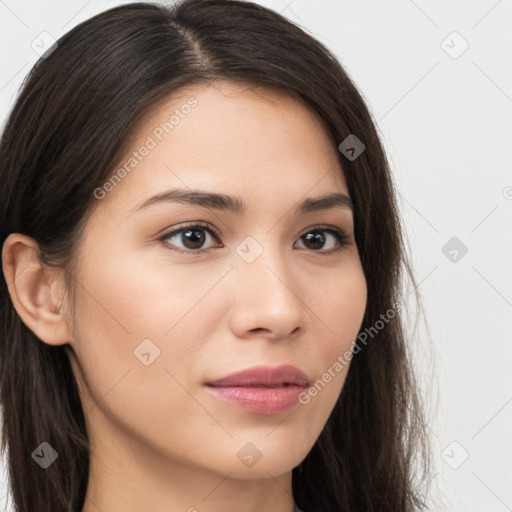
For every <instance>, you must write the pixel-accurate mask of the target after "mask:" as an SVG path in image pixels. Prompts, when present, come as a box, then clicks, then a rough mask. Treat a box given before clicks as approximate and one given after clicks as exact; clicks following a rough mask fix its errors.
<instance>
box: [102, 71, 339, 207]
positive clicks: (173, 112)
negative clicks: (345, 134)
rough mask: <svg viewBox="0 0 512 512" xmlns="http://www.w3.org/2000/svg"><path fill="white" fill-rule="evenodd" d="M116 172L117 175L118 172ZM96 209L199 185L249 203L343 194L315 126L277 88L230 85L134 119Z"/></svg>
mask: <svg viewBox="0 0 512 512" xmlns="http://www.w3.org/2000/svg"><path fill="white" fill-rule="evenodd" d="M120 169H124V170H125V172H121V173H119V172H118V171H119V170H120ZM116 172H117V174H122V179H121V180H115V181H116V184H115V185H113V186H112V187H109V188H110V191H109V192H108V193H107V194H106V197H105V199H104V200H102V201H101V203H103V206H107V205H109V206H110V208H111V209H115V210H116V211H120V210H126V211H128V210H131V209H133V207H134V206H135V205H136V204H138V203H140V201H141V199H144V197H145V196H147V195H149V194H154V193H157V192H161V191H162V190H164V189H165V188H171V187H172V188H176V187H177V186H179V187H181V188H187V187H190V188H195V189H199V188H204V189H208V190H211V191H219V192H221V191H222V192H226V193H232V194H234V195H237V196H246V197H247V198H248V200H249V198H250V197H253V198H254V199H255V200H257V198H258V197H259V198H260V200H264V196H265V195H267V198H271V194H272V193H273V192H274V191H278V190H281V196H280V197H281V198H283V197H282V190H283V189H285V190H286V191H287V192H288V195H289V196H297V197H296V199H299V198H301V197H302V196H304V195H307V194H308V192H309V191H312V192H313V193H315V192H318V193H322V192H325V191H327V190H332V189H333V188H335V189H337V190H340V191H344V192H345V193H347V188H346V183H345V179H344V176H343V172H342V169H341V164H340V162H339V157H338V154H337V148H336V146H335V145H334V143H333V141H332V140H331V139H330V137H329V134H328V133H327V131H326V130H325V127H324V125H323V123H322V121H321V120H320V119H319V118H318V116H317V115H316V114H315V113H314V112H312V111H311V110H310V109H308V108H306V106H305V105H304V104H303V103H302V102H300V101H298V100H296V99H295V98H293V97H291V96H290V95H288V94H285V93H283V92H280V91H276V90H271V89H266V88H256V87H251V86H248V85H245V86H242V85H238V84H233V83H231V82H226V81H224V82H222V81H221V82H215V83H212V84H199V85H195V86H188V87H185V88H182V89H180V90H179V91H178V92H175V93H174V94H172V95H171V96H169V97H166V98H164V99H162V100H160V101H159V102H158V103H157V104H155V105H153V106H152V107H151V108H150V109H149V110H148V111H147V112H146V113H145V114H144V115H143V117H141V118H140V120H139V122H138V123H137V125H136V127H135V128H134V130H133V131H132V133H131V135H130V137H129V139H128V140H127V141H126V143H125V145H124V151H123V155H122V158H121V159H120V160H119V161H118V162H117V163H116V166H115V167H114V169H113V174H112V177H115V176H114V175H115V174H116Z"/></svg>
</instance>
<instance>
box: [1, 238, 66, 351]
mask: <svg viewBox="0 0 512 512" xmlns="http://www.w3.org/2000/svg"><path fill="white" fill-rule="evenodd" d="M2 268H3V272H4V276H5V280H6V281H7V286H8V289H9V294H10V296H11V300H12V302H13V305H14V307H15V309H16V311H17V312H18V315H19V316H20V318H21V319H22V320H23V323H24V324H25V325H26V326H27V327H28V328H29V329H30V330H31V331H32V332H33V333H34V334H35V335H36V336H37V337H38V338H39V339H40V340H41V341H44V342H45V343H47V344H49V345H63V344H66V343H69V341H70V339H71V338H70V333H69V329H68V326H67V324H66V322H65V319H64V315H63V314H61V313H60V311H59V309H58V307H57V301H56V297H57V290H58V289H60V290H63V287H62V282H60V281H59V279H56V280H54V281H53V282H51V281H50V277H51V273H50V272H49V271H48V270H45V267H44V266H43V264H42V263H41V261H40V259H39V254H38V245H37V242H36V241H35V240H34V239H33V238H30V237H29V236H26V235H23V234H21V233H11V234H10V235H9V236H8V237H7V238H6V240H5V242H4V245H3V249H2ZM57 277H59V276H57Z"/></svg>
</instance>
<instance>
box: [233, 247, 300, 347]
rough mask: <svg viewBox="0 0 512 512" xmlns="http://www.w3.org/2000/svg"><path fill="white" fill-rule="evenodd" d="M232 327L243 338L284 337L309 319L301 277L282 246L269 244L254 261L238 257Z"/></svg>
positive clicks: (234, 279) (234, 278) (296, 330)
mask: <svg viewBox="0 0 512 512" xmlns="http://www.w3.org/2000/svg"><path fill="white" fill-rule="evenodd" d="M231 274H232V275H231V279H232V284H231V289H232V291H233V294H232V299H231V301H232V310H231V311H232V314H231V319H230V322H231V329H232V331H233V333H234V334H236V335H237V336H238V337H240V338H247V337H261V336H264V337H267V338H272V339H282V338H286V337H288V336H291V335H297V334H298V333H299V332H301V331H303V330H304V329H305V327H306V324H307V322H308V308H307V306H306V304H305V302H304V300H305V298H304V297H303V290H302V289H301V281H300V280H299V279H298V276H297V274H296V273H295V275H294V272H293V267H291V266H290V263H289V261H288V262H287V261H286V257H285V256H284V255H283V254H282V251H279V250H278V249H274V250H270V249H269V248H268V247H266V248H265V249H264V250H263V252H262V254H261V255H260V256H259V257H258V258H257V259H256V260H255V261H253V262H252V263H248V262H247V261H245V260H244V259H242V258H240V260H238V261H236V264H235V268H234V269H233V271H232V272H231Z"/></svg>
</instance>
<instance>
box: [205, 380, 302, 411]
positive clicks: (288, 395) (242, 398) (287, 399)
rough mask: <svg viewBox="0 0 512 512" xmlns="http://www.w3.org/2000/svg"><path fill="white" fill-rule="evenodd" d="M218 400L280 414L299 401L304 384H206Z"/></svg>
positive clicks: (245, 407) (250, 409) (249, 408)
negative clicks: (247, 385)
mask: <svg viewBox="0 0 512 512" xmlns="http://www.w3.org/2000/svg"><path fill="white" fill-rule="evenodd" d="M207 388H208V389H209V390H210V392H211V393H213V394H214V395H215V396H216V397H217V398H218V399H219V400H223V401H224V402H228V403H230V404H232V405H235V406H237V407H240V408H242V409H245V410H246V411H250V412H255V413H257V414H267V415H271V414H280V413H282V412H285V411H287V410H288V409H291V408H292V407H294V406H295V405H297V403H298V402H299V395H300V393H301V392H302V391H304V390H305V389H306V388H305V386H295V385H290V386H283V387H280V388H256V387H238V386H226V387H224V386H218V387H217V386H207Z"/></svg>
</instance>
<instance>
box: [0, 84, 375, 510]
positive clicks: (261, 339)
mask: <svg viewBox="0 0 512 512" xmlns="http://www.w3.org/2000/svg"><path fill="white" fill-rule="evenodd" d="M190 97H193V98H195V99H196V100H197V105H196V106H195V107H194V108H192V109H191V110H190V112H189V113H188V114H187V115H185V116H183V117H182V118H181V117H180V120H179V124H177V125H176V126H175V127H174V128H173V129H172V131H169V133H164V134H163V136H161V140H158V138H157V137H156V136H155V134H154V133H155V132H154V130H155V128H156V127H158V126H159V125H160V123H162V122H164V121H166V120H168V119H169V118H170V116H171V115H172V112H173V111H174V110H175V109H176V108H179V107H180V105H183V104H184V103H186V101H187V100H188V99H189V98H190ZM187 111H188V110H187ZM148 136H151V137H152V138H153V140H154V141H155V142H156V146H155V147H154V148H152V149H150V150H149V151H148V152H147V154H146V156H144V157H143V158H142V159H141V160H140V161H138V162H137V165H136V166H135V167H134V168H133V170H131V172H130V173H129V174H127V175H126V176H124V177H123V178H122V180H121V181H120V182H119V183H117V184H115V186H112V187H108V186H107V187H106V188H110V190H108V192H105V194H104V197H102V198H101V199H95V201H96V204H95V207H94V210H93V211H92V214H91V216H90V218H89V220H88V223H87V225H86V229H85V233H84V236H83V239H82V240H81V243H80V246H79V249H78V252H77V254H76V258H77V263H78V266H77V268H78V271H77V272H76V274H75V275H74V279H75V280H76V286H77V296H76V315H75V317H73V318H72V317H71V315H70V313H69V303H68V302H67V299H66V298H65V297H67V296H66V295H64V285H63V273H62V271H58V270H51V269H44V268H43V267H42V266H41V264H40V263H39V261H38V259H37V255H36V251H35V248H36V244H35V242H34V240H32V239H31V238H29V237H27V236H25V235H22V234H19V233H15V234H11V235H10V236H9V237H8V239H7V240H6V242H5V244H4V247H3V269H4V273H5V275H6V278H7V281H8V283H10V286H9V290H10V293H11V297H12V299H13V303H14V305H15V307H16V310H17V311H18V313H19V315H20V316H21V318H22V320H23V321H24V322H25V324H26V325H27V326H28V327H29V328H30V329H31V330H32V331H33V332H34V333H35V334H36V335H37V336H38V337H39V339H40V340H41V341H42V342H44V343H48V344H50V345H65V346H66V347H67V351H68V354H69V356H70V358H71V362H72V365H73V370H74V372H75V375H76V378H77V380H78V384H79V388H80V393H81V397H82V401H83V404H84V411H85V413H86V419H87V426H88V431H89V435H90V439H91V446H92V451H91V472H90V479H89V487H88V491H87V497H86V501H85V506H84V508H83V512H121V511H122V512H140V511H141V510H151V511H152V512H187V511H189V512H193V511H198V512H218V511H220V510H222V511H223V512H235V511H236V512H256V511H258V512H262V511H268V512H292V511H293V498H292V485H291V475H292V469H293V468H294V467H296V466H297V465H298V464H300V462H301V461H302V460H304V458H305V457H306V455H307V454H308V452H309V451H310V450H311V448H312V447H313V445H314V443H315V441H316V440H317V438H318V436H319V435H320V433H321V431H322V429H323V427H324V425H325V423H326V421H327V419H328V418H329V415H330V413H331V411H332V409H333V407H334V405H335V403H336V400H337V399H338V397H339V395H340V392H341V389H342V387H343V383H344V381H345V377H346V374H347V371H348V366H345V367H344V368H343V369H342V370H341V371H340V372H338V373H337V374H336V376H335V377H334V378H332V380H331V381H330V382H329V383H328V384H327V385H326V386H325V388H324V389H322V390H321V391H320V392H318V394H317V395H316V396H315V397H313V398H311V400H310V401H309V402H308V403H307V404H302V403H297V405H296V406H295V407H293V408H292V409H290V410H288V411H286V412H284V413H279V414H271V415H264V414H258V413H254V412H250V411H247V410H245V409H242V408H240V407H238V406H235V405H233V404H230V403H226V402H223V401H220V400H219V399H218V398H216V397H215V396H213V395H212V394H211V393H210V392H209V390H208V389H207V387H206V386H205V383H206V382H207V381H210V380H213V379H217V378H220V377H223V376H225V375H228V374H231V373H233V372H235V371H239V370H244V369H247V368H251V367H253V366H256V365H269V366H277V365H280V364H292V365H294V366H296V367H297V368H299V369H301V370H302V371H303V372H305V373H306V375H307V376H308V379H309V381H310V382H315V381H317V379H319V378H320V377H321V376H322V374H324V372H326V371H327V369H328V368H330V367H332V366H333V363H334V362H335V361H336V359H337V358H338V356H340V355H341V354H343V353H345V352H346V351H347V350H350V349H351V347H352V344H353V342H354V339H355V338H356V336H357V333H358V331H359V328H360V326H361V322H362V319H363V315H364V310H365V307H366V298H367V295H366V294H367V289H366V281H365V278H364V274H363V270H362V267H361V263H360V258H359V254H358V250H357V247H356V245H355V241H354V235H353V223H354V219H353V213H352V211H351V210H350V209H349V208H347V207H331V208H327V209H322V210H318V211H313V212H308V213H303V214H299V213H296V212H295V211H294V208H295V206H296V205H297V203H299V202H302V201H303V200H305V199H306V198H312V197H318V196H321V195H324V194H326V193H331V192H338V193H343V194H345V195H347V196H349V192H348V189H347V186H346V182H345V178H344V177H343V172H342V169H341V167H340V164H339V162H338V160H337V155H336V148H335V147H334V146H333V144H332V142H331V141H330V140H329V138H328V136H327V134H326V133H325V131H324V129H323V127H322V125H321V124H320V121H319V120H318V119H317V118H316V117H315V116H314V115H313V114H312V113H311V112H310V111H309V110H307V109H306V108H305V107H304V106H303V105H301V104H300V103H298V102H296V101H295V100H293V99H291V98H289V97H287V96H283V95H281V94H277V93H275V92H274V93H271V92H269V91H263V90H260V91H259V92H258V94H256V93H255V92H254V91H251V90H247V89H243V88H241V87H239V86H235V85H233V84H230V83H229V82H218V83H216V84H215V85H209V86H206V85H201V86H195V87H192V88H188V89H186V90H185V89H184V90H182V91H181V92H180V94H179V95H176V96H174V97H173V98H168V99H166V101H164V102H161V103H160V104H159V105H157V106H155V107H154V108H153V109H151V111H149V112H148V113H147V115H145V117H144V119H143V120H142V122H141V124H139V126H138V127H137V130H136V131H135V132H134V133H133V137H132V139H131V140H130V148H129V150H128V151H127V154H126V158H124V159H123V161H122V162H121V163H120V165H122V164H123V163H124V162H126V160H127V159H128V158H130V156H131V155H132V154H133V152H134V151H137V150H138V149H139V148H141V147H142V146H143V145H144V144H146V143H147V141H148ZM117 168H118V167H116V169H117ZM113 171H114V170H113ZM177 187H179V188H182V189H184V190H186V191H190V189H198V190H201V191H208V192H214V193H222V194H228V195H230V196H237V197H239V198H240V200H242V201H243V203H244V204H245V207H246V211H245V212H244V213H234V212H227V211H221V210H217V209H215V208H213V207H209V208H207V207H204V206H198V205H190V204H184V203H177V202H159V203H155V204H153V205H150V206H147V207H145V208H142V209H139V210H137V207H138V206H139V205H140V204H141V203H142V202H144V201H145V200H146V199H148V198H150V197H151V196H154V195H155V194H158V193H160V192H163V191H166V190H169V189H174V188H177ZM103 190H104V189H103ZM198 221H201V222H203V223H206V224H207V226H209V227H211V229H213V230H216V231H217V232H218V236H217V235H216V234H210V233H209V232H208V231H207V230H205V229H204V228H199V229H203V231H202V232H201V233H202V234H203V235H204V243H203V245H202V248H201V249H200V250H201V251H202V252H201V253H200V254H192V250H193V249H190V248H189V247H187V245H186V241H187V239H185V238H184V237H183V236H182V235H183V233H184V231H186V230H184V231H181V232H180V233H178V234H174V235H172V236H169V237H168V238H167V239H165V240H158V238H160V237H161V236H162V235H164V234H166V233H170V232H171V231H172V230H174V229H178V228H183V227H187V226H191V225H192V226H193V225H195V223H196V222H198ZM319 225H320V226H321V228H318V227H316V228H315V229H316V230H318V229H320V231H321V233H322V234H323V235H324V237H325V241H324V243H323V245H322V243H318V242H317V245H314V244H313V243H312V242H309V243H308V241H307V240H306V239H305V236H304V235H306V234H308V233H311V232H313V233H314V232H315V230H312V229H311V228H312V227H313V226H319ZM327 228H337V229H339V230H341V231H343V232H344V233H345V235H346V237H347V241H348V242H347V245H345V246H341V247H340V244H339V241H338V239H337V238H336V236H335V235H333V234H332V233H331V232H330V231H325V229H327ZM196 229H198V228H196ZM201 233H200V234H201ZM247 237H252V238H249V240H246V239H247ZM237 248H238V251H237ZM240 248H242V249H243V250H242V251H240ZM338 248H339V249H340V250H336V249H338ZM179 249H181V250H182V251H188V252H183V253H181V252H178V250H179ZM258 252H261V253H260V254H259V256H258V257H257V258H256V259H254V261H251V262H250V263H249V262H248V261H247V258H246V259H244V257H243V256H244V255H250V256H254V255H256V253H258ZM61 298H64V303H63V308H62V310H61V311H58V310H57V306H58V305H59V304H60V299H61ZM146 339H149V340H151V341H150V343H149V344H148V342H147V341H146V342H145V343H146V345H145V346H143V347H145V349H144V350H142V352H144V353H145V354H146V355H145V356H143V357H142V358H141V357H137V356H136V354H134V351H135V352H136V353H137V348H138V347H139V346H141V342H142V341H143V340H146ZM155 347H157V348H155ZM157 350H159V351H160V353H159V356H158V357H155V354H156V353H157V352H156V351H157ZM139 352H141V351H140V350H139ZM148 353H149V354H150V355H149V356H148V355H147V354H148ZM139 356H140V353H139ZM142 359H146V362H148V359H149V360H150V361H151V362H150V364H148V365H146V364H143V362H142V361H141V360H142ZM247 443H252V444H251V445H247ZM252 445H254V447H256V449H257V450H256V449H255V448H253V447H252ZM243 447H246V448H245V449H246V450H253V452H251V453H254V455H255V456H256V454H258V453H259V454H260V455H261V458H260V459H259V460H258V461H257V462H256V463H255V464H253V465H251V466H250V467H249V466H248V465H247V463H244V462H243V461H242V460H241V458H240V457H239V456H238V455H237V454H239V451H240V450H241V449H242V448H243ZM242 453H245V452H242Z"/></svg>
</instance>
